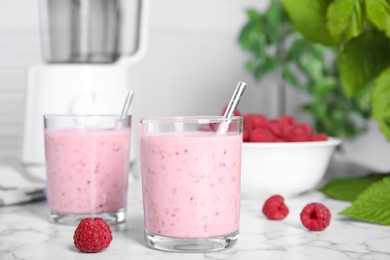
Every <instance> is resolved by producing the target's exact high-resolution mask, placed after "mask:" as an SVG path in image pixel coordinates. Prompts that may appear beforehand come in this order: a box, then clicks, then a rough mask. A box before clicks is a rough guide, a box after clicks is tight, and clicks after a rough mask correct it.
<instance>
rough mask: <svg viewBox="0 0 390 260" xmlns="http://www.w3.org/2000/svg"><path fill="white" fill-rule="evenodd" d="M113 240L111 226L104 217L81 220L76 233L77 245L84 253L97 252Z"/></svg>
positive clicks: (75, 240) (74, 237) (75, 241)
mask: <svg viewBox="0 0 390 260" xmlns="http://www.w3.org/2000/svg"><path fill="white" fill-rule="evenodd" d="M111 241H112V232H111V229H110V226H109V225H108V224H107V223H106V222H105V221H104V219H102V218H85V219H83V220H81V221H80V223H79V225H78V226H77V228H76V230H75V232H74V235H73V242H74V245H75V247H76V248H77V249H78V250H79V251H80V252H82V253H97V252H100V251H102V250H103V249H105V248H107V247H108V246H109V245H110V243H111Z"/></svg>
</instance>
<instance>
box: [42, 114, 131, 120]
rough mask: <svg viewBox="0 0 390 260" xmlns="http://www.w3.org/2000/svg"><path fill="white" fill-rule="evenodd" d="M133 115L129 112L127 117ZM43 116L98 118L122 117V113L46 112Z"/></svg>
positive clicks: (46, 117) (48, 117)
mask: <svg viewBox="0 0 390 260" xmlns="http://www.w3.org/2000/svg"><path fill="white" fill-rule="evenodd" d="M131 116H132V115H130V114H128V115H126V118H131ZM43 117H44V118H45V119H50V118H97V117H103V118H118V117H120V114H85V115H82V114H78V115H76V114H75V115H72V114H44V115H43Z"/></svg>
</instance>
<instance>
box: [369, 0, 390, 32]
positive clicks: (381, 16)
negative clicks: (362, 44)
mask: <svg viewBox="0 0 390 260" xmlns="http://www.w3.org/2000/svg"><path fill="white" fill-rule="evenodd" d="M365 3H366V13H367V17H368V20H369V21H370V22H371V23H372V24H373V25H374V26H375V27H376V28H378V29H379V30H382V31H384V32H385V33H386V35H387V37H389V38H390V3H389V2H388V1H387V0H365Z"/></svg>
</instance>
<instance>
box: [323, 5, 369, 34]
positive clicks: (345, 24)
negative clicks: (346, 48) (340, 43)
mask: <svg viewBox="0 0 390 260" xmlns="http://www.w3.org/2000/svg"><path fill="white" fill-rule="evenodd" d="M327 22H328V24H327V28H328V30H329V32H330V34H331V35H332V36H333V38H335V39H339V38H342V39H344V40H345V41H347V40H349V39H351V38H352V37H355V36H357V35H359V34H360V33H361V32H362V31H363V25H364V12H363V6H362V2H361V0H335V1H334V2H333V3H331V4H330V5H329V8H328V11H327Z"/></svg>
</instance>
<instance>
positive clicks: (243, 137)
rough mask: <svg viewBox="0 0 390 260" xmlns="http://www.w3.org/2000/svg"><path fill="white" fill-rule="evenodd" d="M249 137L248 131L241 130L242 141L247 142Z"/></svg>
mask: <svg viewBox="0 0 390 260" xmlns="http://www.w3.org/2000/svg"><path fill="white" fill-rule="evenodd" d="M250 137H251V133H250V131H249V130H248V129H244V130H242V141H243V142H249V138H250Z"/></svg>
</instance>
